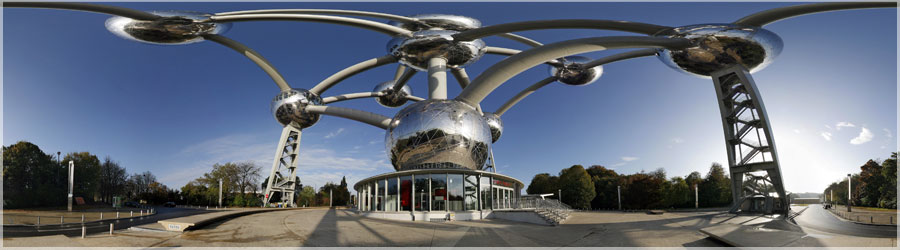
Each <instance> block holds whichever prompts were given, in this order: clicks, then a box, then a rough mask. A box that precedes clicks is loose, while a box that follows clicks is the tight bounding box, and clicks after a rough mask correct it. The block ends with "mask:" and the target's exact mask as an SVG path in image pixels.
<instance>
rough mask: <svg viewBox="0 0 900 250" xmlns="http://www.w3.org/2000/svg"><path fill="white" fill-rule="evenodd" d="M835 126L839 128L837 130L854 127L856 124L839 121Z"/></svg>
mask: <svg viewBox="0 0 900 250" xmlns="http://www.w3.org/2000/svg"><path fill="white" fill-rule="evenodd" d="M834 127H835V128H837V130H841V128H842V127H848V128H853V127H856V125H854V124H853V123H849V122H838V123H837V124H835V125H834Z"/></svg>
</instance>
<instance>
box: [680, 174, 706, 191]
mask: <svg viewBox="0 0 900 250" xmlns="http://www.w3.org/2000/svg"><path fill="white" fill-rule="evenodd" d="M684 181H685V182H687V184H688V187H690V188H691V189H694V188H695V187H697V185H700V182H703V176H701V175H700V172H697V171H694V172H691V173H690V174H688V176H687V177H685V178H684Z"/></svg>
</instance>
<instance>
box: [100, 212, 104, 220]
mask: <svg viewBox="0 0 900 250" xmlns="http://www.w3.org/2000/svg"><path fill="white" fill-rule="evenodd" d="M100 220H103V212H100Z"/></svg>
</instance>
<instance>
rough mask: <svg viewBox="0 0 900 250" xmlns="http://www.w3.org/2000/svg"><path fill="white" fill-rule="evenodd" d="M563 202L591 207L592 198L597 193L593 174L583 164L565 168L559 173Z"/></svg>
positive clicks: (586, 207) (575, 205)
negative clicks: (592, 177) (592, 180)
mask: <svg viewBox="0 0 900 250" xmlns="http://www.w3.org/2000/svg"><path fill="white" fill-rule="evenodd" d="M559 185H560V189H562V202H563V203H566V204H568V205H569V206H572V208H577V209H591V200H593V199H594V196H596V195H597V194H596V193H595V190H594V183H593V182H591V176H590V175H589V174H588V173H587V171H585V170H584V167H582V166H581V165H574V166H572V167H570V168H567V169H563V170H562V171H560V173H559Z"/></svg>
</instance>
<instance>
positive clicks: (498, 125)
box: [484, 113, 503, 143]
mask: <svg viewBox="0 0 900 250" xmlns="http://www.w3.org/2000/svg"><path fill="white" fill-rule="evenodd" d="M484 122H486V123H487V125H488V127H489V128H491V143H494V142H497V140H500V136H501V135H503V120H500V116H499V115H497V114H494V113H484Z"/></svg>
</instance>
